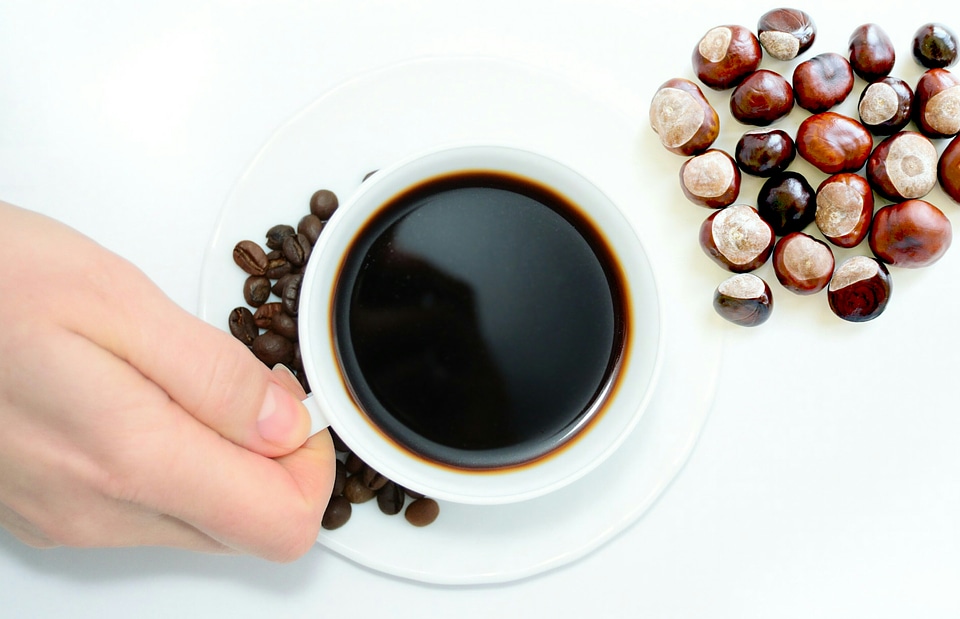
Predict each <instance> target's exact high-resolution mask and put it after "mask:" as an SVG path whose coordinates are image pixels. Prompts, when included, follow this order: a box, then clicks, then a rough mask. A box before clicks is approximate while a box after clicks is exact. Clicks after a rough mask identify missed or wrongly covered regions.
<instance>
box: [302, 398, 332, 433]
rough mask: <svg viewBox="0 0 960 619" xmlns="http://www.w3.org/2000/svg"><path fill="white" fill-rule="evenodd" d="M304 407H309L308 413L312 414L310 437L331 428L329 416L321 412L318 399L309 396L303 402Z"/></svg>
mask: <svg viewBox="0 0 960 619" xmlns="http://www.w3.org/2000/svg"><path fill="white" fill-rule="evenodd" d="M303 405H304V406H306V407H307V412H309V413H310V436H313V435H314V434H316V433H317V432H319V431H320V430H323V429H325V428H329V427H330V422H329V421H327V416H326V415H324V414H323V411H322V410H320V404H319V403H318V402H317V398H316V397H314V396H313V395H308V396H307V399H306V400H304V401H303Z"/></svg>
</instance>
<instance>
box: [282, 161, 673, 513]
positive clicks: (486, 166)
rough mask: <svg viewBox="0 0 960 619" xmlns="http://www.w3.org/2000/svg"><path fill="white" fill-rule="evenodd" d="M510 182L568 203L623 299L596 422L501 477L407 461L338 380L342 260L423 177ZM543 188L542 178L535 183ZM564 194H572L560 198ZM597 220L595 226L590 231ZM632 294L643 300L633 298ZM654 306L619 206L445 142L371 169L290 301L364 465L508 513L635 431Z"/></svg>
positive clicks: (653, 364) (655, 370) (656, 320)
mask: <svg viewBox="0 0 960 619" xmlns="http://www.w3.org/2000/svg"><path fill="white" fill-rule="evenodd" d="M475 170H485V171H494V172H504V173H509V174H511V175H514V176H521V177H527V178H530V179H532V180H534V181H536V182H539V183H542V184H545V185H547V186H549V187H551V188H552V189H553V190H555V191H557V192H558V193H560V194H561V195H564V196H566V197H567V198H568V199H570V200H571V201H572V202H573V203H575V204H582V203H583V202H584V200H585V199H589V202H590V205H589V206H585V207H583V209H582V210H583V211H584V213H583V214H584V215H585V216H586V217H587V218H588V219H589V220H590V223H591V224H592V225H593V226H594V227H595V228H596V229H597V230H598V231H599V232H600V233H601V234H602V235H603V236H604V239H605V240H606V241H607V242H608V243H609V244H610V245H611V248H612V253H613V254H614V256H615V257H616V258H617V260H618V262H619V263H620V268H621V271H622V275H623V279H624V286H625V287H626V290H625V291H624V296H625V298H626V300H627V303H626V313H627V317H626V318H627V324H628V330H629V332H628V333H627V336H626V337H627V343H626V344H625V346H626V347H627V349H626V350H625V351H624V355H625V358H624V360H623V362H622V365H621V368H620V371H619V376H618V377H616V378H615V379H614V383H615V391H616V393H615V394H613V396H612V397H611V400H610V402H609V403H608V404H607V405H605V409H606V410H605V411H604V412H603V413H602V418H600V419H597V420H595V421H594V422H592V423H591V424H589V425H590V427H589V428H588V429H587V430H586V431H584V432H581V433H580V434H579V435H578V436H576V437H574V438H573V439H572V440H571V441H569V442H568V443H567V444H565V445H563V446H561V447H559V448H558V449H556V450H555V451H554V452H552V453H550V454H548V455H546V456H544V457H542V458H540V459H537V460H535V461H533V462H530V463H526V464H522V465H518V466H513V467H508V468H502V469H478V470H472V469H463V468H457V467H453V466H449V465H445V464H441V463H437V462H433V461H430V460H427V459H425V458H423V457H421V456H417V455H415V454H412V453H410V452H409V451H407V450H406V449H405V448H403V447H402V446H400V445H398V444H397V443H395V442H394V441H393V440H392V439H391V438H390V437H388V436H387V435H386V434H384V433H383V431H382V430H380V429H379V428H377V427H376V425H375V424H374V423H373V422H372V421H371V420H369V419H367V417H366V415H365V414H364V413H363V412H362V409H361V408H360V406H359V405H358V404H357V403H356V402H355V401H354V399H353V397H352V395H351V390H350V388H349V386H348V385H347V383H346V380H345V379H344V378H343V376H342V373H341V372H340V367H339V362H338V361H337V359H336V356H337V355H336V353H335V345H334V335H333V326H332V320H333V318H332V316H333V309H332V304H333V296H334V291H335V288H336V285H337V278H338V275H339V271H340V269H341V267H342V263H343V260H344V257H345V255H346V252H347V250H348V249H349V247H350V246H351V245H352V244H353V242H354V240H355V239H356V236H357V235H358V234H359V233H360V231H361V229H362V228H363V227H364V225H365V224H366V223H367V222H369V221H370V220H371V219H372V218H373V217H374V216H375V215H376V213H377V212H378V210H379V208H380V207H381V206H382V205H383V204H384V203H385V202H387V201H389V200H390V199H391V198H393V197H394V196H395V195H397V194H399V193H401V192H402V191H403V190H404V189H405V188H408V187H410V186H412V185H414V184H417V183H418V182H422V181H423V180H424V179H425V178H432V177H434V176H438V175H442V174H447V173H456V172H462V171H475ZM545 176H546V177H548V178H544V177H545ZM571 193H572V194H574V195H570V194H571ZM598 219H599V220H601V221H598ZM638 290H642V296H643V297H644V298H643V299H641V298H638V295H637V291H638ZM661 305H662V296H661V295H660V294H659V291H658V287H657V282H656V278H655V276H654V272H653V268H652V265H651V264H650V260H649V256H648V254H647V252H646V250H645V249H644V247H643V244H642V242H641V240H640V238H639V237H638V236H637V234H636V231H635V230H634V228H633V226H632V225H631V224H630V223H629V221H628V220H627V219H626V217H625V215H624V214H623V212H622V211H621V210H620V208H619V207H618V206H617V205H616V204H615V203H614V202H613V201H612V200H611V199H610V198H609V197H608V196H607V195H606V194H605V193H604V192H603V191H602V190H601V189H600V188H599V187H598V186H597V185H595V184H594V183H593V182H591V181H590V180H589V179H587V178H586V177H584V176H583V175H582V174H581V173H579V172H577V171H576V170H575V169H574V168H572V167H571V166H569V165H567V164H565V163H563V162H561V161H559V160H557V159H555V158H553V157H549V156H546V155H543V154H539V153H536V152H533V151H530V150H525V149H522V148H517V147H513V146H504V145H498V144H488V143H468V144H447V145H442V146H437V147H434V148H430V149H427V150H425V151H421V152H418V153H415V154H412V155H409V156H407V157H404V158H402V159H400V160H398V161H396V162H394V163H392V164H391V165H389V166H385V167H383V168H381V169H379V170H378V171H377V172H376V173H375V174H373V175H372V176H371V177H370V178H369V179H367V180H366V181H364V183H363V184H361V186H360V187H359V188H358V189H357V191H356V192H354V193H353V194H352V195H351V196H350V197H349V198H348V199H347V200H345V201H344V202H343V203H342V204H341V205H340V207H339V208H338V209H337V211H336V212H335V213H334V214H333V216H332V217H331V219H330V221H329V222H328V223H327V224H326V226H325V228H324V230H323V232H322V233H321V234H320V237H319V239H318V241H317V244H316V246H315V247H314V249H313V254H312V257H311V260H309V261H308V263H307V268H306V270H305V272H304V276H303V283H302V286H301V293H300V308H299V317H300V318H299V322H300V341H301V354H302V358H303V364H304V370H305V372H306V374H307V378H308V380H309V383H310V385H316V386H317V387H315V388H314V389H313V397H314V398H315V399H316V401H317V404H318V406H319V407H320V409H321V410H322V411H323V414H324V415H325V416H326V418H327V419H328V420H329V421H330V423H331V427H332V428H333V429H334V430H335V431H336V432H337V434H338V435H339V436H340V438H342V439H343V440H344V442H346V443H347V445H349V446H350V447H351V449H352V450H353V451H354V452H355V453H356V455H357V456H358V457H360V458H361V459H362V460H363V461H364V462H366V463H367V464H368V465H369V466H371V467H372V468H374V469H376V470H377V471H378V472H380V473H382V474H383V475H384V476H386V477H387V478H389V479H391V480H392V481H394V482H395V483H397V484H399V485H401V486H403V487H405V488H409V489H412V490H416V491H419V492H422V493H424V494H426V495H427V496H430V497H432V498H435V499H441V500H448V501H453V502H458V503H470V504H496V503H509V502H516V501H521V500H526V499H529V498H534V497H537V496H541V495H543V494H546V493H548V492H551V491H553V490H555V489H557V488H559V487H562V486H564V485H567V484H569V483H571V482H573V481H575V480H576V479H579V478H580V477H582V476H583V475H586V473H588V472H589V471H591V470H593V469H594V468H595V467H596V466H597V465H599V464H600V463H601V462H602V461H604V460H605V459H606V458H607V457H608V456H609V455H610V454H612V453H613V452H614V451H615V450H616V449H617V448H618V447H619V446H620V444H621V443H622V442H623V441H624V440H625V439H626V437H627V436H628V435H629V433H630V432H631V431H632V430H633V429H634V427H635V426H636V424H637V423H638V422H639V420H640V418H641V416H642V414H643V412H644V410H645V409H646V408H647V406H648V405H649V403H650V400H651V398H652V395H653V393H654V391H655V389H656V384H657V380H658V378H659V374H660V368H661V365H662V358H663V347H664V333H663V312H662V307H661Z"/></svg>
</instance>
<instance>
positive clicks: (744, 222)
mask: <svg viewBox="0 0 960 619" xmlns="http://www.w3.org/2000/svg"><path fill="white" fill-rule="evenodd" d="M774 239H775V237H774V235H773V228H771V227H770V224H768V223H767V222H765V221H764V220H763V219H762V218H761V217H760V215H759V214H758V213H757V209H755V208H753V207H752V206H750V205H748V204H733V205H731V206H728V207H727V208H725V209H721V210H719V211H717V212H715V213H713V214H712V215H710V216H709V217H707V218H706V219H705V220H704V222H703V224H701V225H700V248H701V249H703V251H704V253H705V254H707V256H709V257H710V259H711V260H713V261H714V262H716V263H717V264H719V265H720V266H721V267H723V268H724V269H727V270H728V271H732V272H734V273H746V272H747V271H753V270H754V269H756V268H758V267H759V266H761V265H762V264H763V263H765V262H766V261H767V259H768V258H770V252H771V251H772V250H773V242H774Z"/></svg>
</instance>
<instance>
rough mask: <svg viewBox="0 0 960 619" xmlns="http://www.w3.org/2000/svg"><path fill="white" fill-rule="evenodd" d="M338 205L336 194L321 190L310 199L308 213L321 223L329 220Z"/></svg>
mask: <svg viewBox="0 0 960 619" xmlns="http://www.w3.org/2000/svg"><path fill="white" fill-rule="evenodd" d="M339 205H340V202H339V200H337V194H335V193H333V192H332V191H330V190H329V189H321V190H319V191H317V192H316V193H314V194H313V195H312V196H311V197H310V212H311V213H313V214H314V215H316V216H317V217H319V218H320V220H321V221H327V220H328V219H330V216H331V215H333V212H334V211H335V210H337V207H338V206H339Z"/></svg>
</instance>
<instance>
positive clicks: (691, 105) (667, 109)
mask: <svg viewBox="0 0 960 619" xmlns="http://www.w3.org/2000/svg"><path fill="white" fill-rule="evenodd" d="M704 117H705V112H704V110H703V106H701V105H700V102H699V101H697V99H696V98H695V97H694V96H693V95H691V94H690V93H688V92H685V91H683V90H680V89H679V88H661V89H660V90H659V91H657V94H655V95H654V96H653V102H652V103H651V104H650V126H651V127H652V128H653V130H654V131H655V132H656V133H657V135H658V136H660V141H661V143H663V145H664V146H666V147H667V148H678V147H680V146H683V145H684V144H686V143H687V142H689V141H690V138H692V137H693V136H694V135H696V133H697V131H699V130H700V126H701V125H702V124H703V121H704Z"/></svg>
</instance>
